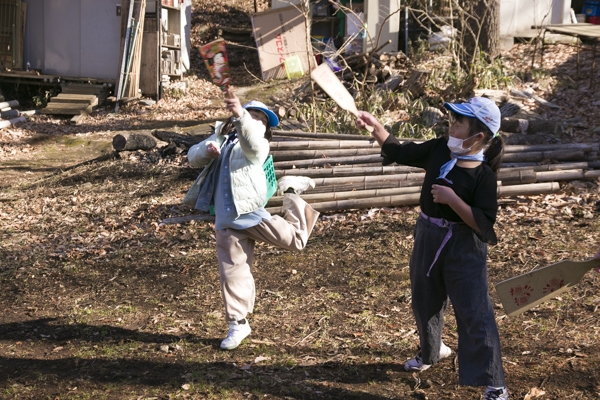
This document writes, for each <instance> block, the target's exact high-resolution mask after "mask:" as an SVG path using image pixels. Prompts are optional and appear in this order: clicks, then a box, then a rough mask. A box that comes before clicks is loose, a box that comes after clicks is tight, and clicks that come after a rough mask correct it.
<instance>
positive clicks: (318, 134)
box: [272, 129, 373, 140]
mask: <svg viewBox="0 0 600 400" xmlns="http://www.w3.org/2000/svg"><path fill="white" fill-rule="evenodd" d="M272 132H273V136H283V137H300V138H313V139H336V140H344V139H347V140H373V137H372V136H370V135H369V136H367V135H358V134H356V135H353V134H351V133H321V132H304V131H282V130H278V129H274V130H273V131H272Z"/></svg>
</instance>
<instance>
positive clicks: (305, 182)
mask: <svg viewBox="0 0 600 400" xmlns="http://www.w3.org/2000/svg"><path fill="white" fill-rule="evenodd" d="M314 187H315V181H313V180H312V179H310V178H309V177H308V176H293V175H288V176H284V177H283V178H281V179H279V182H278V183H277V188H278V190H279V194H280V195H281V194H283V193H284V192H285V191H286V190H288V189H289V188H292V189H294V192H296V194H301V193H304V192H306V191H307V190H308V189H309V188H314Z"/></svg>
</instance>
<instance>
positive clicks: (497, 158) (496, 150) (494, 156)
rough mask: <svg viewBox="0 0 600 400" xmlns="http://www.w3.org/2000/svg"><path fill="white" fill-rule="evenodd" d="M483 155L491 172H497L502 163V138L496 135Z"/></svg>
mask: <svg viewBox="0 0 600 400" xmlns="http://www.w3.org/2000/svg"><path fill="white" fill-rule="evenodd" d="M483 155H484V156H485V159H486V162H487V163H488V165H489V166H490V168H491V169H492V171H494V172H498V170H499V169H500V164H501V163H502V157H503V156H504V140H503V139H502V136H500V135H497V136H496V137H494V138H493V139H492V140H491V141H490V145H489V146H488V148H487V149H486V150H485V152H484V153H483Z"/></svg>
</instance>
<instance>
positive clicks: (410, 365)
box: [404, 342, 452, 372]
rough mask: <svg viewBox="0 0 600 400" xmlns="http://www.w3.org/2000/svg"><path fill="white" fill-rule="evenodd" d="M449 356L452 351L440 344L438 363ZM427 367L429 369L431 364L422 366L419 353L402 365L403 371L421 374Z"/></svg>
mask: <svg viewBox="0 0 600 400" xmlns="http://www.w3.org/2000/svg"><path fill="white" fill-rule="evenodd" d="M450 354H452V350H450V347H448V346H446V345H445V344H444V342H442V344H441V345H440V358H439V360H438V361H440V360H443V359H444V358H447V357H450ZM429 367H431V364H423V359H422V358H421V353H419V354H417V355H416V357H415V358H411V359H410V360H408V361H407V362H406V363H405V364H404V369H405V370H407V371H411V372H422V371H425V370H426V369H428V368H429Z"/></svg>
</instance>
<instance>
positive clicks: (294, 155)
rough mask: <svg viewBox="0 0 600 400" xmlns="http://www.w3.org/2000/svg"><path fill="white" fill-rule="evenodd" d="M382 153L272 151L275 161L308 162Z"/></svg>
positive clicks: (375, 151)
mask: <svg viewBox="0 0 600 400" xmlns="http://www.w3.org/2000/svg"><path fill="white" fill-rule="evenodd" d="M380 153H381V149H380V148H379V147H377V148H366V149H322V150H276V151H272V152H271V154H272V155H273V161H275V162H278V161H291V160H307V159H321V158H337V157H357V156H367V155H373V154H377V155H379V154H380Z"/></svg>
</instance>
